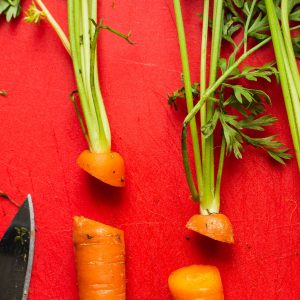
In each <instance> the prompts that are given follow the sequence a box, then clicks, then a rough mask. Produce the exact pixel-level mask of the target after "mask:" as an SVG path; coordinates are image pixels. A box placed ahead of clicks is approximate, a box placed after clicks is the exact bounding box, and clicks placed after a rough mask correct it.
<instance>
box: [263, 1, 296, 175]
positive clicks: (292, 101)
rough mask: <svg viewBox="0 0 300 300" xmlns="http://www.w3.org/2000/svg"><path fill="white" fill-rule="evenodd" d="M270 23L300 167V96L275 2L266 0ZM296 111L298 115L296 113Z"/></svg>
mask: <svg viewBox="0 0 300 300" xmlns="http://www.w3.org/2000/svg"><path fill="white" fill-rule="evenodd" d="M265 4H266V9H267V14H268V19H269V25H270V30H271V35H272V40H273V47H274V52H275V56H276V61H277V66H278V70H279V76H280V82H281V87H282V92H283V96H284V101H285V106H286V111H287V116H288V119H289V123H290V131H291V135H292V139H293V143H294V147H295V153H296V157H297V161H298V167H299V169H300V136H299V134H300V130H299V129H298V128H299V126H300V123H299V122H298V121H297V119H296V118H297V115H298V114H299V111H295V105H296V103H297V101H299V98H298V97H296V96H295V82H293V80H292V78H291V76H292V75H291V74H289V71H290V69H289V63H288V58H287V52H286V48H285V45H284V40H283V36H282V32H281V29H280V25H279V21H278V18H277V15H276V11H275V8H274V4H273V1H272V0H265ZM295 113H296V115H295Z"/></svg>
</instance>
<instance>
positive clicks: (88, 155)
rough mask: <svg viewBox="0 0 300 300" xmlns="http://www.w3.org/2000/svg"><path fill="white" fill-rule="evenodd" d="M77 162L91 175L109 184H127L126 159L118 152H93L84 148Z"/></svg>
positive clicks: (116, 185)
mask: <svg viewBox="0 0 300 300" xmlns="http://www.w3.org/2000/svg"><path fill="white" fill-rule="evenodd" d="M77 164H78V166H79V167H80V168H82V169H83V170H84V171H86V172H88V173H89V174H90V175H92V176H94V177H96V178H97V179H99V180H101V181H103V182H105V183H107V184H109V185H112V186H115V187H123V186H125V166H124V160H123V158H122V157H121V155H120V154H119V153H117V152H108V153H93V152H90V151H89V150H84V151H83V152H81V154H80V155H79V157H78V158H77Z"/></svg>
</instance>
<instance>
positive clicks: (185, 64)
mask: <svg viewBox="0 0 300 300" xmlns="http://www.w3.org/2000/svg"><path fill="white" fill-rule="evenodd" d="M174 9H175V16H176V25H177V31H178V39H179V46H180V55H181V63H182V72H183V80H184V86H185V93H186V101H187V109H188V112H190V111H191V110H192V109H193V107H194V104H193V94H192V84H191V78H190V68H189V60H188V53H187V46H186V39H185V32H184V25H183V18H182V11H181V5H180V0H174ZM190 123H191V124H190V128H191V136H192V143H193V150H194V159H195V167H196V178H197V185H198V190H199V191H202V189H203V170H202V163H201V154H200V147H199V138H198V130H197V125H196V120H195V118H192V119H191V120H190ZM187 176H188V175H187ZM188 180H189V179H188ZM191 192H192V191H191Z"/></svg>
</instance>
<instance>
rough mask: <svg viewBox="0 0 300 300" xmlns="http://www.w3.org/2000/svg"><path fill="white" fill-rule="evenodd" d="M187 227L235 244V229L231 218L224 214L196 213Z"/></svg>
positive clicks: (215, 238)
mask: <svg viewBox="0 0 300 300" xmlns="http://www.w3.org/2000/svg"><path fill="white" fill-rule="evenodd" d="M186 227H187V228H188V229H190V230H193V231H196V232H198V233H200V234H203V235H205V236H207V237H210V238H212V239H214V240H217V241H220V242H224V243H229V244H233V243H234V239H233V230H232V225H231V223H230V220H229V219H228V218H227V217H226V216H225V215H223V214H211V215H207V216H205V215H194V216H192V217H191V218H190V219H189V221H188V223H187V224H186Z"/></svg>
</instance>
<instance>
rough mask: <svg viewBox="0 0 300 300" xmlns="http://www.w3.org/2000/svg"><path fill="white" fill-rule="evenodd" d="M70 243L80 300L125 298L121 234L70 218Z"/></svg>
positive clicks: (115, 229) (89, 221) (121, 299)
mask: <svg viewBox="0 0 300 300" xmlns="http://www.w3.org/2000/svg"><path fill="white" fill-rule="evenodd" d="M73 242H74V246H75V258H76V269H77V281H78V290H79V299H80V300H125V299H126V278H125V243H124V233H123V231H122V230H119V229H117V228H114V227H111V226H108V225H105V224H102V223H98V222H96V221H93V220H89V219H86V218H84V217H74V222H73Z"/></svg>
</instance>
